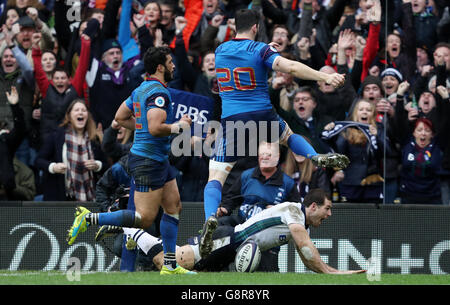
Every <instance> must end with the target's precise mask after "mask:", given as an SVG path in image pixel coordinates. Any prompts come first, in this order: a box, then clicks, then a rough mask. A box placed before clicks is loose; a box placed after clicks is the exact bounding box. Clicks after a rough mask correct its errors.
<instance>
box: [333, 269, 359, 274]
mask: <svg viewBox="0 0 450 305" xmlns="http://www.w3.org/2000/svg"><path fill="white" fill-rule="evenodd" d="M366 272H367V270H338V271H336V272H333V273H332V274H360V273H366Z"/></svg>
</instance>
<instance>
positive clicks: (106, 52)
mask: <svg viewBox="0 0 450 305" xmlns="http://www.w3.org/2000/svg"><path fill="white" fill-rule="evenodd" d="M122 59H123V58H122V47H121V46H120V43H119V42H118V41H117V40H115V39H106V40H105V41H104V42H103V44H102V61H103V62H104V63H105V64H106V65H107V66H108V67H109V68H110V69H112V70H113V71H119V70H120V68H122Z"/></svg>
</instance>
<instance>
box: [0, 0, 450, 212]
mask: <svg viewBox="0 0 450 305" xmlns="http://www.w3.org/2000/svg"><path fill="white" fill-rule="evenodd" d="M241 8H252V9H256V10H259V11H260V12H261V14H262V16H263V20H262V22H261V24H260V33H259V34H258V38H257V39H258V40H260V41H264V42H266V43H270V44H272V45H273V47H275V48H276V49H277V51H278V52H279V53H280V54H281V55H282V56H284V57H287V58H290V59H294V60H297V61H300V62H302V63H304V64H307V65H308V66H310V67H312V68H314V69H317V70H321V71H324V72H326V73H334V72H336V71H337V72H339V73H344V74H345V76H346V82H345V85H344V86H342V87H340V88H337V89H335V88H334V87H332V86H331V85H328V84H326V83H324V82H311V81H305V80H299V79H295V78H293V77H292V76H290V75H288V74H284V73H279V72H278V73H273V74H272V75H270V78H269V93H270V98H271V101H272V104H273V107H274V109H275V110H276V111H277V113H278V114H279V115H280V116H281V117H282V118H283V119H284V120H285V121H286V122H287V123H288V124H289V126H290V127H291V129H292V131H293V132H295V133H297V134H300V135H302V136H303V137H305V138H306V139H307V140H308V141H309V142H310V143H311V145H312V146H313V147H314V148H315V150H316V151H317V152H319V153H327V152H331V151H335V152H338V153H342V154H345V155H347V156H348V157H349V159H350V161H351V163H350V165H349V167H347V168H345V169H342V170H338V169H336V170H333V169H321V168H315V167H314V165H313V164H312V163H311V161H310V160H309V159H307V158H305V157H304V156H298V155H295V154H294V153H293V152H292V151H290V150H287V149H283V148H282V149H281V154H280V160H279V169H281V170H282V171H283V172H284V173H285V174H286V175H288V176H289V177H291V178H292V179H293V181H294V182H295V185H296V187H297V191H298V192H299V196H300V197H304V195H305V193H306V192H307V191H308V189H312V188H317V187H320V188H323V189H325V190H326V191H327V192H329V193H330V194H333V201H334V202H355V203H398V202H401V203H405V204H407V203H420V204H444V205H449V204H450V145H449V143H448V142H449V139H450V137H449V136H448V134H447V132H448V131H450V120H449V118H450V101H449V93H450V34H449V33H450V5H449V3H448V1H446V0H292V1H291V0H253V1H252V0H234V1H232V0H184V1H183V0H179V1H178V0H147V1H145V0H81V1H79V0H73V1H72V0H70V1H66V0H1V1H0V26H1V32H0V58H1V67H0V129H1V130H0V154H1V159H2V161H1V162H0V165H1V168H0V173H1V174H0V200H27V201H32V200H36V201H40V200H45V201H65V200H74V201H95V200H96V199H98V201H99V202H100V203H101V205H102V209H103V210H107V209H108V200H109V201H110V204H111V203H113V202H114V201H116V199H117V196H119V197H120V196H122V195H121V194H117V192H116V190H117V189H118V186H123V187H124V188H128V187H129V183H128V182H129V181H128V182H127V179H128V176H127V172H126V155H127V153H128V151H129V148H130V146H131V144H132V142H133V133H132V132H131V131H129V130H127V129H125V128H123V127H120V126H119V125H118V124H117V122H115V121H114V115H115V113H116V111H117V109H118V107H119V106H120V104H121V103H122V102H123V101H124V100H125V99H126V98H127V97H128V96H129V95H130V94H131V92H132V91H133V90H134V89H135V88H136V87H137V86H138V85H139V84H140V83H141V82H142V81H144V80H145V69H144V67H143V62H142V60H141V59H142V58H143V54H144V53H145V51H146V50H147V49H148V48H149V47H152V46H162V45H168V46H169V47H170V48H171V49H172V52H173V58H174V63H175V64H176V71H175V78H174V79H173V80H172V81H171V82H170V83H169V84H168V86H169V87H170V88H174V89H177V90H184V91H186V92H191V93H195V94H198V95H202V96H206V97H208V98H210V99H211V100H212V101H213V102H214V107H213V109H214V110H213V114H212V116H211V119H214V120H217V121H220V109H221V101H220V96H219V94H218V92H219V89H218V84H217V78H216V71H215V64H214V58H215V54H214V50H215V48H216V47H217V46H218V45H219V44H220V43H222V42H224V41H228V40H231V39H233V37H234V35H235V26H234V12H235V11H236V10H237V9H241ZM11 135H13V136H11ZM197 140H198V139H193V141H192V144H193V145H194V143H195V141H197ZM170 160H171V163H172V164H173V165H174V166H175V167H176V168H177V169H178V170H179V172H180V175H179V177H178V179H177V181H178V184H179V189H180V195H181V200H182V201H203V188H204V186H205V184H206V182H207V180H208V160H209V158H208V156H204V155H202V156H182V157H175V156H171V158H170ZM257 166H258V160H257V157H256V156H255V157H248V158H244V159H242V160H240V161H238V163H237V164H236V166H235V167H234V168H233V171H232V173H231V174H230V176H229V177H228V180H227V182H226V183H225V185H224V188H223V192H224V193H226V192H228V191H230V190H231V191H233V189H235V186H234V183H235V181H236V180H237V181H240V179H241V178H240V177H241V174H242V173H243V172H244V171H245V170H248V169H250V168H254V167H257ZM122 189H123V188H122ZM224 198H226V195H224Z"/></svg>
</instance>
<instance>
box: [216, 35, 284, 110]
mask: <svg viewBox="0 0 450 305" xmlns="http://www.w3.org/2000/svg"><path fill="white" fill-rule="evenodd" d="M215 53H216V73H217V81H218V85H219V94H220V97H221V98H222V118H226V117H229V116H231V115H234V114H238V113H245V112H251V111H258V110H270V109H272V105H271V103H270V97H269V91H268V89H269V88H268V84H267V78H268V73H269V71H270V70H271V69H272V64H273V62H274V60H275V58H277V57H278V56H280V54H279V53H278V52H277V50H276V49H275V48H273V47H271V46H269V45H268V44H266V43H263V42H258V41H253V40H250V39H233V40H230V41H227V42H224V43H222V44H221V45H219V47H217V49H216V52H215Z"/></svg>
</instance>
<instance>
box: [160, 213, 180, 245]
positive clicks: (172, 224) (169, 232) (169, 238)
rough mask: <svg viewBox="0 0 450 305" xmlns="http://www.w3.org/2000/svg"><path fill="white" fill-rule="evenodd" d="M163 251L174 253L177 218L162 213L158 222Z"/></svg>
mask: <svg viewBox="0 0 450 305" xmlns="http://www.w3.org/2000/svg"><path fill="white" fill-rule="evenodd" d="M159 230H160V232H161V239H162V242H163V250H164V253H175V250H176V248H177V233H178V218H176V217H174V216H172V215H168V214H166V213H164V214H163V215H162V217H161V222H160V224H159Z"/></svg>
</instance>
